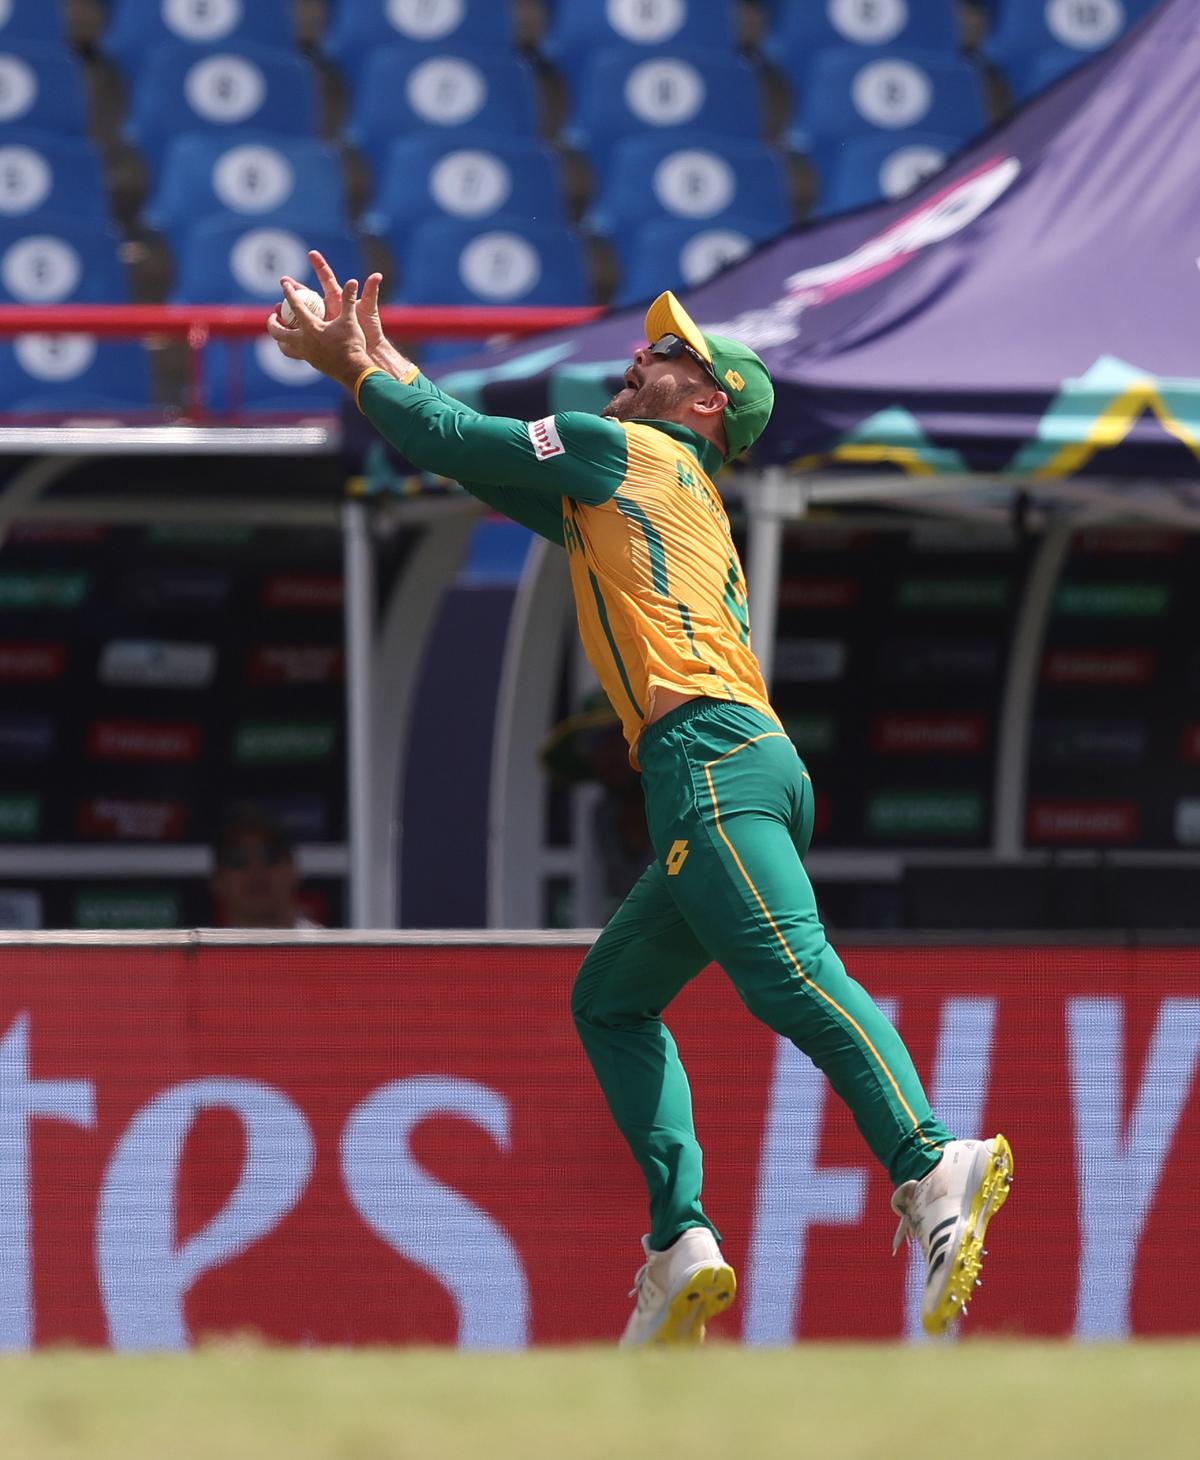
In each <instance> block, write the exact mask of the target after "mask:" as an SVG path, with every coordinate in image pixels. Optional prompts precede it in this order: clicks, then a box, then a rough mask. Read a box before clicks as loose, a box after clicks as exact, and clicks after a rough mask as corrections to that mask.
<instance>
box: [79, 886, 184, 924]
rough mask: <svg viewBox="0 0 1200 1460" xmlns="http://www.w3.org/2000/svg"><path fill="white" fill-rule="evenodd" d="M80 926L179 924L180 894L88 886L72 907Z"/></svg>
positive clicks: (80, 893)
mask: <svg viewBox="0 0 1200 1460" xmlns="http://www.w3.org/2000/svg"><path fill="white" fill-rule="evenodd" d="M72 911H73V913H74V919H75V926H76V927H77V928H177V927H178V926H179V922H180V917H179V898H178V897H177V896H176V894H175V893H173V892H156V891H153V890H139V889H137V888H123V889H122V890H121V891H119V892H118V891H113V890H109V889H106V888H84V889H83V890H82V891H80V892H78V893H77V894H76V896H75V901H74V905H73V909H72Z"/></svg>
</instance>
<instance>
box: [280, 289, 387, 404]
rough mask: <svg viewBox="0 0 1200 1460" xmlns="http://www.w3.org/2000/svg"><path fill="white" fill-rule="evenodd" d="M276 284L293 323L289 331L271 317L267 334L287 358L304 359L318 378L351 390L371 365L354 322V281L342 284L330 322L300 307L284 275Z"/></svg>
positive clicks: (285, 326)
mask: <svg viewBox="0 0 1200 1460" xmlns="http://www.w3.org/2000/svg"><path fill="white" fill-rule="evenodd" d="M279 282H280V284H281V285H282V287H283V294H284V298H285V299H286V300H287V301H288V303H289V304H290V305H291V306H292V311H293V313H294V314H295V316H296V321H297V322H296V324H295V325H294V326H292V327H291V328H289V327H288V326H287V325H285V324H284V323H283V321H282V320H281V319H280V318H279V316H278V314H272V315H271V317H270V319H268V320H267V333H268V334H269V335H270V336H271V338H272V339H273V340H274V341H275V343H276V344H277V345H278V346H279V348H280V349H281V350H282V351H283V353H284V354H285V355H287V356H288V358H289V359H292V360H307V361H308V363H309V364H310V365H311V366H313V367H314V369H317V370H319V371H320V372H321V373H322V375H328V376H329V378H330V379H331V380H337V381H340V382H341V384H343V385H345V386H346V387H347V389H350V388H352V387H353V385H354V382H355V381H356V380H357V379H358V377H359V375H360V374H361V373H362V371H363V370H365V369H367V367H368V366H370V364H371V357H370V355H369V353H368V351H367V341H366V336H365V335H364V334H363V329H362V325H361V324H360V323H359V320H358V310H357V305H358V280H357V279H347V280H346V282H345V284H343V285H342V292H341V298H340V301H339V304H340V308H339V310H338V313H337V315H336V316H335V317H334V318H333V319H318V318H317V317H316V315H315V314H313V313H312V312H311V311H310V310H307V309H305V308H304V306H303V304H302V303H301V301H300V296H299V294H298V292H297V291H298V290H299V288H300V285H299V284H298V283H297V282H296V280H295V279H293V278H291V277H290V276H287V275H285V276H284V277H283V278H282V279H281V280H280V281H279Z"/></svg>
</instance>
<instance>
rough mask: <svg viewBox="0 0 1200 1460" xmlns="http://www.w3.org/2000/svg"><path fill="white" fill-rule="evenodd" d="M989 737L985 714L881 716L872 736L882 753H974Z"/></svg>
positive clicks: (876, 747) (876, 746) (980, 748)
mask: <svg viewBox="0 0 1200 1460" xmlns="http://www.w3.org/2000/svg"><path fill="white" fill-rule="evenodd" d="M986 739H987V720H986V719H985V718H984V716H983V715H881V716H880V717H879V718H878V719H877V720H876V721H875V727H874V732H873V735H872V741H873V743H874V746H875V749H876V750H877V751H878V752H879V753H880V754H882V755H933V754H938V755H974V754H977V753H978V752H979V751H981V750H982V749H983V747H984V743H985V741H986Z"/></svg>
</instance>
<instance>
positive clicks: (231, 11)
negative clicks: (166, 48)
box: [100, 0, 296, 72]
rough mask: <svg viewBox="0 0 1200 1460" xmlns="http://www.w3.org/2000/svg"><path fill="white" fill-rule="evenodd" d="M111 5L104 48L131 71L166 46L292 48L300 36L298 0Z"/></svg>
mask: <svg viewBox="0 0 1200 1460" xmlns="http://www.w3.org/2000/svg"><path fill="white" fill-rule="evenodd" d="M109 9H110V11H111V19H110V21H109V24H108V28H107V29H106V30H105V32H104V34H103V36H102V37H101V39H100V48H101V50H103V51H104V53H105V54H106V55H108V56H111V57H112V59H113V60H114V61H115V62H116V63H117V65H118V66H120V67H121V69H122V70H124V71H126V72H133V71H136V70H137V69H138V67H139V66H140V64H141V62H142V58H143V57H144V56H145V55H146V53H147V52H148V51H150V50H152V49H153V48H154V47H155V46H160V45H169V44H175V45H183V46H188V47H190V48H192V49H196V48H201V49H204V50H214V49H226V48H228V49H229V50H231V51H240V50H241V49H242V47H243V45H245V44H246V43H247V42H249V43H250V44H251V45H259V46H267V47H272V48H275V49H278V50H288V49H290V48H291V47H292V46H293V45H294V44H295V39H296V26H295V20H294V16H293V11H294V9H295V7H294V5H293V4H292V0H112V4H111V5H110V7H109Z"/></svg>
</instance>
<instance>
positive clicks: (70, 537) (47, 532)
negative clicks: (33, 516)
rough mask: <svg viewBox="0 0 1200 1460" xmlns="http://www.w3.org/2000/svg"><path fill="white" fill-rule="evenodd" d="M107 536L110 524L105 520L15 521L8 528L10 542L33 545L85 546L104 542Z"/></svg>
mask: <svg viewBox="0 0 1200 1460" xmlns="http://www.w3.org/2000/svg"><path fill="white" fill-rule="evenodd" d="M107 536H108V525H107V523H104V522H37V521H31V522H14V523H13V525H12V526H11V527H10V528H9V530H8V540H9V542H13V543H18V542H19V543H28V544H31V545H36V544H52V545H58V544H62V543H66V544H69V545H70V546H72V547H83V546H85V545H87V544H90V543H98V542H103V541H104V539H105V538H106V537H107Z"/></svg>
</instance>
